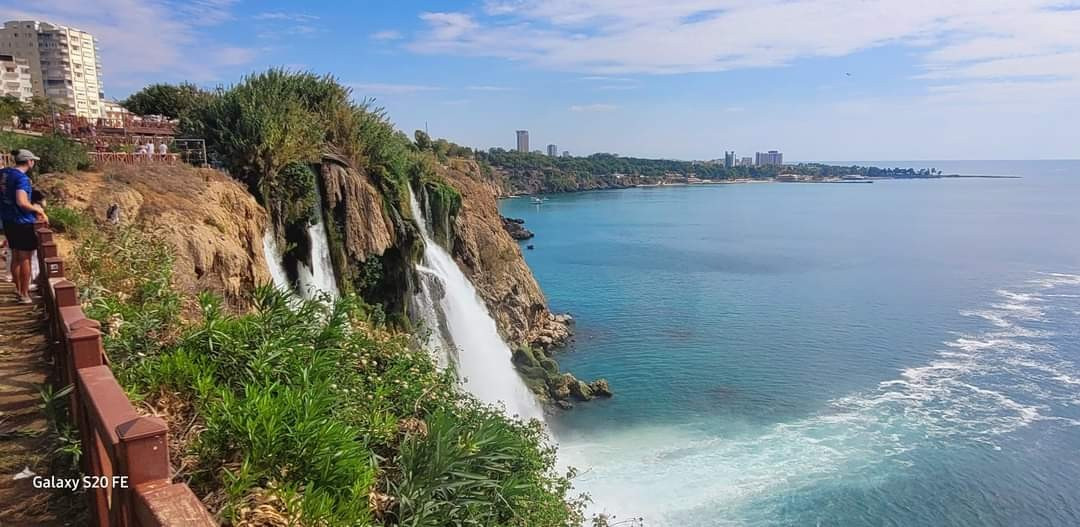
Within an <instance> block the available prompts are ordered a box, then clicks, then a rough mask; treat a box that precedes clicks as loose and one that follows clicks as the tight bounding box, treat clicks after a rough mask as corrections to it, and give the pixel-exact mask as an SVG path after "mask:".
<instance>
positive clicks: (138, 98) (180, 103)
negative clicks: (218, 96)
mask: <svg viewBox="0 0 1080 527" xmlns="http://www.w3.org/2000/svg"><path fill="white" fill-rule="evenodd" d="M210 97H211V95H210V93H209V92H207V91H205V90H203V89H201V88H199V87H198V86H195V85H194V84H191V83H186V82H185V83H181V84H151V85H150V86H147V87H145V88H143V89H141V90H139V91H137V92H135V93H133V94H131V95H130V96H128V98H127V99H125V100H124V102H123V103H121V105H122V106H123V107H124V108H127V109H128V110H129V111H131V112H132V113H134V114H135V115H163V116H165V117H168V118H169V119H180V118H182V117H185V116H187V115H188V114H189V113H190V112H192V111H193V110H195V109H197V108H200V107H202V106H205V105H206V103H207V101H208V100H209V98H210Z"/></svg>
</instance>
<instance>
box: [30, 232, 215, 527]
mask: <svg viewBox="0 0 1080 527" xmlns="http://www.w3.org/2000/svg"><path fill="white" fill-rule="evenodd" d="M37 234H38V240H39V249H38V258H39V264H40V266H41V267H40V268H41V270H42V272H41V274H40V276H39V277H38V280H39V283H38V286H39V288H40V290H41V291H42V296H43V297H44V303H45V309H46V313H47V316H48V321H49V324H48V326H49V334H50V337H51V338H50V343H51V344H52V347H51V349H52V353H53V358H54V364H55V365H56V368H57V369H58V370H59V371H58V372H57V373H58V376H59V378H60V383H61V385H62V386H67V385H73V386H74V390H73V391H72V392H71V395H70V396H69V397H70V402H71V420H72V422H73V423H75V425H76V426H77V427H78V429H79V433H80V435H81V439H82V473H83V475H84V478H83V480H82V482H81V483H82V485H80V488H83V489H85V490H86V493H87V496H88V498H89V501H90V504H89V505H90V517H91V522H92V524H93V525H97V526H99V527H114V526H117V527H156V526H166V525H169V526H171V525H184V526H187V525H190V526H196V527H204V526H212V525H216V523H215V521H214V519H213V517H212V516H211V515H210V513H209V512H207V510H206V507H204V506H203V504H202V502H200V501H199V499H198V498H197V497H196V496H195V494H194V493H192V492H191V489H190V488H188V486H187V485H186V484H183V483H173V482H172V473H171V467H170V466H169V441H168V433H169V430H168V427H167V426H166V425H165V421H163V420H161V419H159V418H157V417H147V416H140V415H139V414H138V413H137V412H136V411H135V407H134V406H132V404H131V401H130V400H129V399H128V398H127V395H125V394H124V390H123V389H122V388H121V387H120V384H119V383H118V382H117V381H116V377H114V376H113V373H112V370H111V369H110V368H109V365H108V357H106V355H105V351H104V347H103V346H102V340H101V330H100V328H101V324H100V323H98V322H97V321H96V320H92V319H90V318H87V316H86V314H85V313H83V310H82V307H81V305H80V304H79V299H78V296H79V295H78V292H77V290H76V286H75V284H74V283H72V282H71V281H69V280H67V279H66V278H65V268H64V260H63V259H61V258H60V257H59V255H58V253H57V247H56V242H55V241H53V232H52V231H51V230H50V229H49V228H48V227H46V226H44V225H40V224H39V225H38V227H37Z"/></svg>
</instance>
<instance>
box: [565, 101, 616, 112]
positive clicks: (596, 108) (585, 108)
mask: <svg viewBox="0 0 1080 527" xmlns="http://www.w3.org/2000/svg"><path fill="white" fill-rule="evenodd" d="M618 108H619V107H618V106H615V105H614V104H603V103H596V104H575V105H573V106H571V107H570V111H571V112H613V111H615V110H617V109H618Z"/></svg>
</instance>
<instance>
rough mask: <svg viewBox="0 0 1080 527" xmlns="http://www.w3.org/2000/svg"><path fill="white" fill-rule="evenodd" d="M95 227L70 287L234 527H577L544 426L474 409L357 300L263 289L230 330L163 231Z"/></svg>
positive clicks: (121, 372) (196, 481) (183, 462)
mask: <svg viewBox="0 0 1080 527" xmlns="http://www.w3.org/2000/svg"><path fill="white" fill-rule="evenodd" d="M87 221H89V220H80V221H69V224H70V225H72V226H78V227H72V229H69V231H68V233H69V235H71V236H73V237H74V238H75V239H76V240H78V247H77V249H76V250H75V257H74V258H73V261H72V265H71V267H72V273H73V276H74V278H75V280H76V281H77V282H78V283H79V284H80V285H83V294H84V304H85V305H86V306H87V310H88V314H90V315H91V316H93V317H95V318H97V319H98V320H101V321H102V322H103V331H105V332H106V340H105V345H106V350H107V352H108V353H109V356H110V360H111V361H112V365H113V369H114V370H115V371H116V372H117V374H118V376H119V378H120V380H121V382H122V384H124V386H125V387H126V389H127V390H129V392H130V393H132V395H133V396H134V397H135V398H137V399H141V400H143V401H145V404H148V405H150V406H153V407H154V408H155V409H156V411H158V412H160V413H162V414H164V416H165V417H166V419H167V420H168V421H169V422H170V425H171V429H172V430H173V433H174V434H176V435H177V436H178V437H176V441H177V445H178V447H179V448H175V450H176V451H175V452H173V454H174V465H175V466H176V469H177V473H178V477H179V478H180V479H182V480H185V481H187V482H188V483H189V484H190V485H191V486H192V487H193V488H194V489H195V490H196V492H197V493H198V494H199V495H200V496H204V497H205V499H206V501H207V503H208V504H209V505H210V506H211V507H212V508H213V509H215V510H216V511H217V512H218V514H219V516H220V518H221V519H222V520H224V522H225V523H227V524H250V525H285V524H290V525H294V524H295V525H350V526H353V525H409V526H443V525H484V526H569V525H578V524H579V523H580V521H581V505H582V503H581V501H580V500H579V499H574V498H571V497H570V496H569V492H570V489H569V483H568V479H567V478H566V477H564V476H562V475H559V474H557V473H556V472H555V470H554V464H555V454H554V450H553V448H552V447H550V446H549V445H548V444H547V440H546V436H545V434H544V432H543V430H542V429H541V425H540V424H539V423H537V422H533V423H522V422H518V421H514V420H511V419H508V418H506V417H504V416H503V415H502V414H501V412H499V411H497V410H495V409H493V408H490V407H487V406H484V405H482V404H480V403H479V402H477V401H475V400H473V399H472V398H471V397H469V396H468V395H465V394H463V393H462V392H461V391H460V390H459V389H458V387H457V386H456V384H455V380H454V378H453V376H452V374H449V373H446V372H439V371H438V370H437V369H436V368H435V365H434V363H433V362H432V360H431V358H430V357H429V356H428V355H427V354H426V353H425V352H422V351H417V350H415V349H414V348H412V347H410V344H409V339H408V336H407V335H403V334H400V333H395V332H392V331H389V330H387V328H385V327H381V326H380V325H379V324H378V323H377V322H375V321H373V320H372V318H371V316H370V313H371V311H370V309H369V308H368V307H367V306H366V305H365V304H364V302H363V301H362V300H361V299H359V298H358V297H355V296H352V295H346V296H345V297H344V298H343V299H342V300H340V301H338V302H334V303H326V302H318V301H300V300H297V299H295V298H293V297H291V296H289V295H288V294H286V293H282V292H279V291H276V290H274V289H272V288H270V287H263V288H260V289H258V290H256V291H255V292H254V293H253V298H254V305H255V307H254V309H253V310H252V311H251V312H248V313H245V314H232V313H229V312H227V311H226V310H225V309H224V308H223V307H222V305H221V303H220V301H219V300H218V299H217V298H215V297H214V296H213V295H210V294H204V295H202V296H200V297H199V298H198V299H197V300H196V299H191V298H182V297H181V296H180V295H178V294H177V293H176V292H175V291H174V290H173V289H172V287H171V286H170V285H169V284H170V277H171V265H172V258H171V256H170V251H169V248H168V247H167V246H166V245H165V244H164V243H163V242H162V241H161V238H160V237H156V236H154V234H153V232H147V231H144V230H142V228H139V227H135V226H126V227H116V226H110V225H87V223H86V222H87ZM183 313H189V315H187V316H184V315H183ZM188 319H190V320H188Z"/></svg>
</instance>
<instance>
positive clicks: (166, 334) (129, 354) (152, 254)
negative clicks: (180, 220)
mask: <svg viewBox="0 0 1080 527" xmlns="http://www.w3.org/2000/svg"><path fill="white" fill-rule="evenodd" d="M83 234H84V236H83V237H82V238H81V243H80V244H79V245H78V246H77V247H76V248H75V257H74V258H73V259H71V262H70V270H71V276H72V280H73V281H74V282H75V283H77V284H78V285H79V291H80V293H81V294H82V296H83V304H84V306H85V307H84V309H85V310H86V314H87V316H89V317H90V318H93V319H95V320H98V321H100V322H101V323H102V332H103V333H104V341H105V347H106V349H107V350H108V352H109V357H110V360H111V361H112V362H113V364H114V365H116V366H119V367H117V368H114V371H116V374H117V376H118V377H120V379H121V381H123V380H125V376H127V375H129V374H130V373H131V372H130V371H128V370H127V368H126V367H124V366H126V365H129V364H133V363H135V362H138V361H140V360H142V359H143V358H145V357H147V356H150V355H154V354H156V353H158V352H159V351H160V349H161V347H162V346H164V345H166V344H167V343H168V342H170V341H171V339H172V337H173V336H174V335H175V333H176V332H177V330H178V324H179V313H180V296H179V295H178V294H177V293H176V291H175V290H173V288H172V271H173V267H172V264H173V255H172V250H171V247H169V246H168V244H167V243H166V242H165V241H163V238H162V237H160V236H154V235H152V233H145V232H143V231H140V230H139V229H138V228H137V227H135V226H131V225H127V226H120V227H113V226H101V227H99V228H98V229H88V230H86V231H83Z"/></svg>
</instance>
